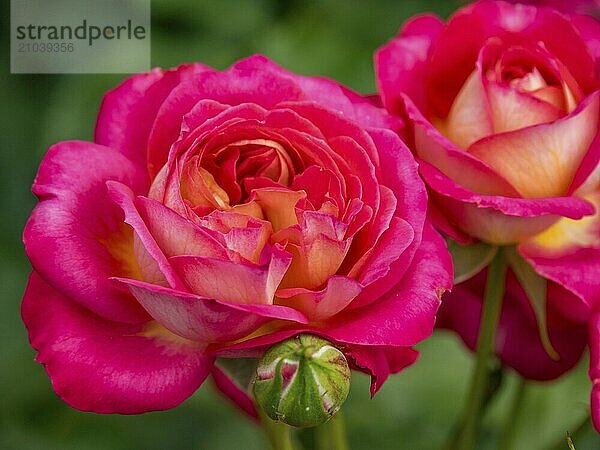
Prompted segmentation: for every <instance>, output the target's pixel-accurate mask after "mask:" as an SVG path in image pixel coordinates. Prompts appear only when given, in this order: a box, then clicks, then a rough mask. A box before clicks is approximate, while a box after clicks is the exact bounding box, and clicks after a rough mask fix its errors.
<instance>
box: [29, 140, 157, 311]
mask: <svg viewBox="0 0 600 450" xmlns="http://www.w3.org/2000/svg"><path fill="white" fill-rule="evenodd" d="M145 179H146V174H145V173H144V171H140V169H139V168H138V167H137V166H135V165H134V164H133V163H132V162H131V161H129V160H128V159H127V158H125V157H124V156H123V155H122V154H120V153H119V152H118V151H116V150H112V149H109V148H107V147H103V146H100V145H97V144H92V143H88V142H80V141H69V142H62V143H60V144H57V145H55V146H53V147H51V148H50V149H49V150H48V153H47V154H46V156H45V158H44V160H43V161H42V164H41V166H40V168H39V171H38V174H37V177H36V180H35V182H34V185H33V192H34V193H35V194H36V195H37V196H38V198H39V199H40V202H39V204H38V205H37V206H36V207H35V209H34V210H33V212H32V214H31V217H30V218H29V220H28V222H27V224H26V226H25V231H24V233H23V242H24V243H25V250H26V252H27V255H28V256H29V259H30V260H31V263H32V265H33V267H34V269H35V270H37V271H38V272H39V273H40V274H41V275H42V277H43V278H44V279H46V280H47V281H48V282H49V283H50V284H51V285H52V286H53V287H54V288H55V289H58V290H59V291H60V292H62V293H64V294H65V295H68V296H70V297H71V298H73V299H75V301H77V302H79V303H80V304H81V305H83V306H84V307H86V308H89V309H91V310H92V311H94V312H95V313H96V314H99V315H101V316H103V317H105V318H107V319H112V320H122V321H126V322H139V321H142V320H145V319H146V318H147V316H146V314H145V313H144V311H142V310H141V309H140V307H139V305H138V304H137V302H135V301H134V300H133V299H132V298H131V296H130V295H129V293H127V292H125V291H123V290H122V289H120V288H118V287H115V286H114V285H112V283H110V281H109V280H108V278H109V277H111V276H135V274H136V273H137V271H138V267H137V263H136V262H135V260H134V258H133V239H132V234H131V231H130V230H128V227H127V226H126V225H125V224H124V223H123V214H122V212H121V211H120V210H119V208H118V207H117V206H116V205H114V204H113V203H112V201H111V200H110V198H109V196H108V193H107V189H106V185H105V183H106V181H107V180H118V181H121V182H123V183H126V184H127V185H129V186H131V188H132V189H134V190H137V191H141V190H143V189H144V186H145Z"/></svg>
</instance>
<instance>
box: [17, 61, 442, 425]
mask: <svg viewBox="0 0 600 450" xmlns="http://www.w3.org/2000/svg"><path fill="white" fill-rule="evenodd" d="M401 126H402V123H401V121H399V120H398V119H395V118H393V117H392V116H390V115H388V114H387V113H386V112H385V111H384V110H383V109H380V108H378V107H376V106H374V105H373V104H372V103H371V102H369V101H368V100H366V99H364V98H362V97H361V96H359V95H358V94H355V93H353V92H351V91H350V90H348V89H346V88H344V87H342V86H340V85H338V84H336V83H335V82H333V81H329V80H325V79H320V78H311V77H302V76H298V75H294V74H292V73H289V72H286V71H284V70H283V69H281V68H280V67H278V66H276V65H275V64H273V63H272V62H270V61H269V60H267V59H265V58H264V57H261V56H255V57H251V58H248V59H245V60H242V61H240V62H238V63H236V64H235V65H233V66H232V67H231V68H229V69H228V70H225V71H223V72H219V71H215V70H213V69H211V68H209V67H206V66H203V65H200V64H191V65H185V66H181V67H178V68H177V69H173V70H168V71H164V70H159V69H155V70H153V71H151V72H149V73H144V74H140V75H135V76H133V77H131V78H129V79H128V80H126V81H125V82H123V83H122V84H121V85H119V86H118V87H117V88H115V89H113V90H112V91H110V92H109V93H108V94H106V96H105V98H104V101H103V103H102V106H101V109H100V113H99V116H98V121H97V124H96V134H95V141H94V142H93V143H92V142H81V141H69V142H61V143H58V144H56V145H54V146H52V147H51V148H50V149H49V150H48V153H47V154H46V156H45V157H44V160H43V161H42V164H41V166H40V169H39V172H38V174H37V177H36V180H35V183H34V187H33V192H34V193H35V194H36V195H37V196H38V198H39V199H40V202H39V204H38V205H37V206H36V207H35V209H34V211H33V212H32V214H31V218H30V219H29V221H28V223H27V226H26V229H25V233H24V242H25V247H26V250H27V254H28V255H29V258H30V260H31V262H32V265H33V273H32V275H31V278H30V280H29V284H28V286H27V290H26V292H25V296H24V299H23V306H22V313H23V320H24V322H25V324H26V326H27V328H28V331H29V336H30V340H31V344H32V345H33V347H35V348H36V349H37V350H38V352H39V353H38V356H37V360H38V361H39V362H40V363H42V364H43V365H44V366H45V369H46V371H47V372H48V374H49V376H50V379H51V380H52V384H53V387H54V389H55V391H56V392H57V393H58V395H59V396H61V397H62V398H63V399H64V400H65V401H66V402H67V403H69V404H70V405H72V406H74V407H76V408H78V409H82V410H87V411H95V412H102V413H114V412H119V413H126V414H131V413H140V412H144V411H151V410H158V409H166V408H171V407H174V406H176V405H177V404H179V403H180V402H181V401H183V400H184V399H186V398H187V397H189V396H190V395H191V394H192V393H193V392H194V391H195V390H196V389H197V388H198V387H199V386H200V385H201V384H202V382H203V381H204V379H205V378H206V377H207V375H209V374H210V373H211V372H212V373H213V375H214V378H215V381H216V383H217V385H218V386H219V387H220V388H221V389H222V390H224V391H225V392H226V393H227V394H228V395H229V396H231V397H232V398H233V399H234V400H235V401H236V402H238V403H239V405H240V406H241V407H242V408H244V409H246V410H247V411H248V412H250V413H253V406H252V403H251V401H250V399H249V398H248V397H247V395H246V393H245V392H243V391H242V390H241V389H240V388H239V386H237V385H236V383H235V382H234V380H231V379H230V378H228V377H227V375H226V374H225V373H224V372H223V371H221V370H220V369H218V368H216V367H215V366H214V365H213V361H214V358H215V357H217V356H222V357H233V358H235V357H240V356H259V355H261V354H262V353H263V352H264V351H265V350H266V349H267V348H268V347H269V346H270V345H272V344H273V343H275V342H278V341H280V340H282V339H285V338H287V337H289V336H292V335H295V334H297V333H300V332H310V333H314V334H318V335H321V336H323V337H325V338H326V339H328V340H331V341H333V342H335V343H336V344H337V345H339V346H340V347H341V348H342V349H343V351H344V353H345V354H346V355H347V356H348V358H349V360H350V362H351V364H352V365H353V366H354V368H356V369H359V370H362V371H364V372H367V373H369V374H371V375H372V380H373V381H372V392H373V393H374V392H375V391H376V390H377V389H378V388H379V387H380V386H381V384H382V383H383V382H384V381H385V379H386V378H387V376H388V375H389V374H390V373H395V372H398V371H400V370H401V369H402V368H403V367H405V366H407V365H409V364H411V363H413V362H414V361H415V359H416V358H417V352H416V351H415V350H414V349H413V348H412V346H413V345H415V344H416V343H418V342H419V341H421V340H423V339H425V338H426V337H428V336H429V335H430V334H431V332H432V328H433V325H434V320H435V314H436V311H437V309H438V307H439V305H440V300H439V298H440V296H441V294H442V293H443V292H444V291H445V290H446V289H448V288H449V286H450V283H451V265H450V264H451V262H450V257H449V254H448V253H447V250H446V248H445V245H444V242H443V240H442V239H441V238H440V237H439V236H438V235H437V233H436V232H435V231H434V230H433V229H432V228H431V226H429V225H428V224H427V223H426V222H425V211H426V205H427V196H426V191H425V186H424V184H423V183H422V182H421V180H420V179H419V176H418V173H417V165H416V163H415V161H414V159H413V157H412V155H411V153H410V151H409V150H408V149H407V148H406V147H405V145H404V144H403V142H402V141H401V140H400V138H399V137H398V135H397V134H396V132H397V131H398V130H399V129H400V127H401Z"/></svg>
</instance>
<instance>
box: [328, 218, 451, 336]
mask: <svg viewBox="0 0 600 450" xmlns="http://www.w3.org/2000/svg"><path fill="white" fill-rule="evenodd" d="M431 261H436V263H435V264H431ZM451 284H452V262H451V260H450V256H449V253H448V251H447V250H446V244H445V243H444V241H443V240H442V238H441V237H440V236H439V235H438V234H437V232H436V231H435V230H433V228H432V227H431V226H430V225H426V226H425V228H424V233H423V242H422V243H421V246H420V247H419V249H418V250H417V253H416V254H415V257H414V259H413V263H412V264H411V266H410V268H409V269H408V270H407V272H406V273H405V275H404V277H403V278H402V279H401V280H399V282H398V284H397V285H396V286H395V287H394V289H393V290H392V291H390V292H389V293H388V294H387V295H385V296H382V297H381V298H379V299H378V300H377V301H375V302H373V303H371V304H370V305H368V306H366V307H364V308H359V309H353V310H351V311H348V312H345V311H343V312H342V313H340V314H338V315H337V316H335V317H334V318H332V319H331V321H330V323H329V324H328V325H327V328H326V329H327V334H328V335H329V336H331V337H332V338H333V339H335V340H337V341H340V342H347V343H350V344H362V345H395V346H412V345H414V344H416V343H417V342H419V341H421V340H423V339H425V338H426V337H428V336H429V335H430V334H431V331H432V329H433V325H434V322H435V314H436V311H437V309H438V307H439V305H440V297H441V295H442V293H443V292H444V290H446V289H449V288H450V286H451Z"/></svg>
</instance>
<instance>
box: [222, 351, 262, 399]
mask: <svg viewBox="0 0 600 450" xmlns="http://www.w3.org/2000/svg"><path fill="white" fill-rule="evenodd" d="M215 365H216V366H217V367H218V368H219V369H221V370H222V371H223V372H225V373H226V374H227V375H228V376H229V378H231V379H232V380H233V381H235V383H236V384H237V385H238V386H239V387H240V388H242V389H244V390H246V391H248V392H250V388H251V384H252V381H253V380H254V377H255V375H256V368H257V367H258V358H217V359H216V361H215Z"/></svg>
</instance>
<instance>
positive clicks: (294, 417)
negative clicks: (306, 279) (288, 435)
mask: <svg viewBox="0 0 600 450" xmlns="http://www.w3.org/2000/svg"><path fill="white" fill-rule="evenodd" d="M349 391H350V368H349V367H348V362H347V361H346V357H345V356H344V354H343V353H342V352H341V351H340V350H338V349H337V348H336V347H334V346H333V345H332V344H331V343H329V342H328V341H326V340H325V339H322V338H320V337H317V336H313V335H310V334H300V335H298V336H295V337H293V338H290V339H287V340H285V341H283V342H280V343H278V344H276V345H274V346H273V347H271V348H270V349H269V350H268V351H267V352H266V353H265V355H264V356H263V357H262V359H261V360H260V362H259V364H258V368H257V370H256V379H255V381H254V396H255V399H256V402H257V403H258V405H259V407H260V408H261V409H262V410H263V411H264V413H265V414H267V416H269V417H270V418H271V419H273V420H275V421H281V422H284V423H286V424H288V425H291V426H294V427H314V426H316V425H320V424H323V423H325V422H327V421H328V420H329V419H331V417H333V415H334V414H335V413H336V412H337V411H338V410H339V409H340V407H341V406H342V404H343V403H344V401H345V400H346V397H347V396H348V392H349Z"/></svg>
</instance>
